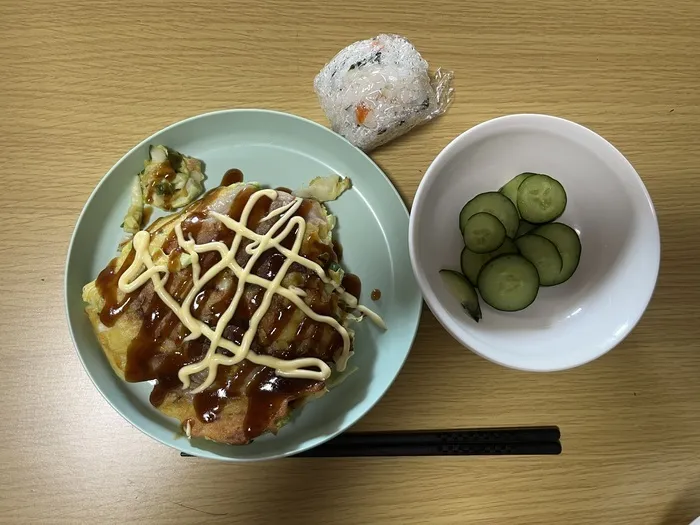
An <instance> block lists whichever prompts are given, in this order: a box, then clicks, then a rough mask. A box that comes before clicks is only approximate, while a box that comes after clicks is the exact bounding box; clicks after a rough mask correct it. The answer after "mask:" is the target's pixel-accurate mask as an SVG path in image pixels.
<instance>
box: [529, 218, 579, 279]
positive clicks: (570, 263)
mask: <svg viewBox="0 0 700 525" xmlns="http://www.w3.org/2000/svg"><path fill="white" fill-rule="evenodd" d="M534 233H535V234H536V235H539V236H540V237H544V238H545V239H549V240H550V241H551V242H552V243H553V244H554V246H556V247H557V250H558V251H559V254H560V255H561V261H562V265H561V272H560V273H559V277H558V278H557V280H556V282H554V283H553V284H561V283H563V282H564V281H567V280H568V279H569V278H570V277H571V276H572V275H573V274H574V272H575V271H576V268H578V263H579V261H580V260H581V239H579V237H578V234H577V233H576V230H574V229H573V228H570V227H569V226H567V225H566V224H562V223H560V222H553V223H551V224H545V225H543V226H540V227H539V228H537V229H536V230H535V231H534Z"/></svg>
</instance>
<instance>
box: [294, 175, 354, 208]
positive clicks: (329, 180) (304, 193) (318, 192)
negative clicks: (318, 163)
mask: <svg viewBox="0 0 700 525" xmlns="http://www.w3.org/2000/svg"><path fill="white" fill-rule="evenodd" d="M350 183H351V181H350V179H349V178H347V177H345V178H341V177H340V176H339V175H328V176H327V177H316V178H315V179H311V180H310V181H309V186H308V187H306V188H299V189H298V190H296V191H295V192H294V195H296V196H297V197H302V198H304V199H315V200H317V201H318V202H328V201H334V200H336V199H337V198H338V197H340V196H341V195H342V194H343V192H345V190H347V189H349V188H350Z"/></svg>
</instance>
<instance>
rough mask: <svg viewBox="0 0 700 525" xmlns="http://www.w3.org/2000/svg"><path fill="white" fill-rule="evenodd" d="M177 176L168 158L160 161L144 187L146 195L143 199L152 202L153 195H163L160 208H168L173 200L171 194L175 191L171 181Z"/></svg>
mask: <svg viewBox="0 0 700 525" xmlns="http://www.w3.org/2000/svg"><path fill="white" fill-rule="evenodd" d="M175 177H177V171H176V170H175V168H174V167H173V166H172V164H171V163H170V159H166V160H165V161H163V162H161V163H160V165H159V166H158V171H156V172H155V173H154V174H153V175H152V177H151V179H150V181H149V183H148V186H147V187H146V195H145V198H144V200H145V201H146V203H148V204H153V196H154V195H156V194H157V195H161V196H162V197H163V204H162V206H161V208H163V209H165V210H169V209H171V208H170V205H171V203H172V200H173V194H174V193H175V188H174V186H173V181H174V180H175Z"/></svg>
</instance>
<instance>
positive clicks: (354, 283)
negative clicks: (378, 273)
mask: <svg viewBox="0 0 700 525" xmlns="http://www.w3.org/2000/svg"><path fill="white" fill-rule="evenodd" d="M343 288H345V291H346V292H348V293H349V294H350V295H354V296H355V297H358V298H359V297H360V293H361V292H362V282H361V281H360V278H359V277H358V276H357V275H355V274H354V273H346V274H345V277H343Z"/></svg>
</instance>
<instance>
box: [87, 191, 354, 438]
mask: <svg viewBox="0 0 700 525" xmlns="http://www.w3.org/2000/svg"><path fill="white" fill-rule="evenodd" d="M214 191H216V190H214ZM255 191H256V189H255V188H253V187H246V188H244V189H242V190H241V191H239V192H238V194H237V195H236V197H235V198H234V199H233V202H232V203H231V205H230V207H229V210H228V212H227V214H228V215H229V216H230V217H231V218H233V219H235V220H240V218H241V214H242V212H243V209H244V207H245V205H246V203H247V202H248V200H249V199H250V197H251V195H252V194H253V193H254V192H255ZM212 193H213V192H210V194H208V195H205V196H204V197H203V198H202V200H201V201H198V203H197V205H196V206H193V207H192V208H191V209H190V210H188V215H187V217H186V219H184V220H183V221H182V223H181V225H182V231H183V235H184V237H185V238H186V239H187V238H189V237H191V238H192V239H194V240H195V242H196V243H197V244H205V243H208V242H213V241H220V242H223V243H225V244H226V245H228V246H230V245H231V243H232V241H233V238H234V232H233V231H231V230H229V229H228V228H226V227H225V226H224V225H223V224H221V223H220V222H218V221H213V220H211V219H207V214H206V211H205V210H206V209H207V206H208V204H209V202H210V201H208V199H214V198H216V195H215V194H214V195H212ZM271 205H272V200H271V199H269V198H267V197H264V198H260V200H259V201H258V202H257V203H256V205H255V207H254V208H253V210H252V211H251V214H250V216H249V221H248V227H249V228H250V229H252V230H255V229H256V227H258V225H259V223H260V222H261V220H262V219H263V218H264V217H265V216H266V215H267V214H268V213H269V211H270V207H271ZM312 206H313V203H312V202H311V201H308V200H305V201H304V202H303V203H302V205H301V206H300V207H299V209H298V210H297V213H296V215H298V216H301V217H303V218H305V219H306V218H307V216H308V214H309V212H310V211H311V209H312ZM205 219H206V220H205ZM295 238H296V231H292V232H291V233H290V235H289V236H288V237H286V238H285V239H284V240H283V241H282V243H281V244H282V245H283V246H284V247H286V248H288V249H289V248H291V247H292V245H293V244H294V240H295ZM315 240H316V239H312V238H308V237H307V238H305V239H304V247H305V249H304V251H303V252H302V255H303V256H305V257H306V258H308V259H311V260H314V261H316V262H318V263H319V264H321V265H322V266H324V267H325V266H327V264H328V263H329V262H337V260H338V257H337V254H336V253H335V251H334V250H333V249H332V247H329V246H327V245H324V244H322V243H321V242H320V241H319V242H314V241H315ZM249 242H250V241H247V240H243V241H242V242H241V245H240V247H239V250H238V253H237V256H236V259H237V261H238V263H239V264H245V262H246V261H247V259H248V257H249V256H248V255H247V254H246V253H245V250H244V248H245V246H246V245H247V244H248V243H249ZM162 249H163V252H164V253H165V254H166V255H167V256H168V267H169V269H170V270H171V272H172V273H171V274H170V276H169V278H168V281H167V283H166V290H167V291H168V293H170V294H171V295H172V296H173V298H174V299H175V300H176V301H178V303H181V302H182V301H183V299H184V298H185V297H186V296H187V294H188V293H189V291H190V289H191V287H192V267H191V266H187V267H185V268H181V267H180V255H181V254H182V250H181V249H180V248H179V246H178V242H177V237H176V235H175V232H174V231H172V232H171V233H170V234H169V237H168V238H167V239H166V240H165V242H164V243H163V248H162ZM133 258H134V251H133V250H132V251H131V252H130V253H129V255H128V257H127V259H126V260H125V262H124V263H123V264H122V265H121V267H120V268H119V270H116V268H115V266H116V259H115V260H113V261H112V262H111V263H110V264H109V265H108V267H107V268H106V269H105V270H103V271H102V272H101V273H100V275H99V276H98V278H97V282H96V285H97V287H98V289H99V290H100V292H101V293H102V296H103V297H104V298H105V305H104V307H103V309H102V311H101V312H100V320H101V321H102V322H103V324H105V325H107V326H112V325H114V323H115V322H116V320H117V319H118V318H119V316H121V315H123V314H124V313H125V312H126V311H130V312H132V313H133V314H136V315H138V316H139V317H140V318H142V320H143V322H142V324H141V327H140V330H139V333H138V335H137V336H136V337H135V338H134V339H133V341H132V342H131V344H130V346H129V348H128V352H127V360H126V367H125V378H126V380H127V381H133V382H137V381H147V380H155V386H154V389H153V392H152V393H151V397H150V401H151V403H152V404H153V405H154V406H156V407H158V406H160V405H161V404H162V403H163V402H164V401H165V399H166V398H167V397H168V396H169V395H176V396H181V395H186V396H187V395H191V394H188V393H187V392H186V391H183V389H182V383H181V382H180V380H179V378H178V372H179V370H180V369H181V368H182V367H183V366H186V365H188V364H192V363H196V362H199V361H201V359H202V358H203V357H204V356H205V354H206V352H207V350H208V349H209V340H208V339H207V338H205V337H203V336H202V337H200V338H198V339H197V340H195V341H188V342H184V338H185V337H186V336H187V335H188V332H187V330H186V329H185V327H184V326H183V325H182V323H181V322H180V321H179V319H178V318H177V316H176V315H175V313H174V312H173V311H172V310H170V308H168V306H167V305H165V304H164V303H163V301H162V300H161V299H160V297H159V296H158V295H157V294H155V293H154V290H153V285H152V283H150V282H149V283H147V284H146V285H144V286H143V287H141V288H139V289H138V290H136V291H134V292H132V293H131V294H127V295H126V296H124V297H123V298H122V300H121V301H118V300H117V297H118V294H117V291H118V281H119V277H120V276H121V274H122V273H123V272H124V271H126V269H127V268H128V267H129V266H130V264H131V262H132V261H133ZM219 260H220V255H219V254H218V253H217V252H206V253H203V254H201V256H200V265H201V275H204V273H206V271H207V270H208V269H209V268H211V267H212V266H213V265H215V264H216V263H217V262H218V261H219ZM284 261H285V257H284V256H283V255H282V254H281V253H279V251H277V250H276V249H274V248H272V249H269V250H267V251H265V252H264V253H263V254H262V255H261V256H260V258H259V259H258V261H257V262H256V264H255V265H254V266H253V272H252V273H254V274H256V275H258V276H259V277H262V278H264V279H268V280H272V279H274V277H275V276H276V275H277V273H278V272H279V271H280V269H281V266H282V264H283V263H284ZM295 272H296V273H298V274H300V276H301V277H300V278H301V279H302V281H303V289H304V290H305V291H307V296H306V297H305V298H304V301H305V302H306V304H307V305H309V307H310V308H311V309H312V310H313V311H314V312H317V313H319V314H323V315H330V314H332V312H333V311H334V310H335V309H336V307H337V302H338V295H337V294H329V293H327V292H326V291H325V290H324V285H323V282H322V281H321V280H320V279H319V278H318V276H317V275H315V274H312V273H311V272H309V271H308V270H307V269H305V268H304V267H302V266H301V265H298V264H293V265H292V267H291V268H290V271H289V273H288V275H289V274H292V273H295ZM236 285H237V279H236V277H235V275H234V274H233V272H232V271H231V270H230V269H226V270H224V271H222V272H220V273H219V274H218V275H217V276H215V277H214V278H213V279H212V280H211V281H209V283H207V285H205V286H204V287H203V288H202V290H201V291H200V292H199V293H198V294H197V296H196V297H195V299H194V301H193V304H192V306H191V312H192V314H193V316H194V317H195V318H197V319H199V320H200V321H202V322H205V323H207V324H208V325H209V326H211V327H212V328H214V327H215V326H216V323H217V321H218V320H219V318H220V317H221V316H222V314H223V313H224V311H225V310H226V309H227V308H228V306H229V305H230V304H231V301H232V299H233V296H234V294H235V289H236ZM343 285H344V286H346V287H347V288H346V289H347V291H348V292H350V293H352V294H353V295H355V296H357V295H359V290H360V280H359V278H358V277H357V276H354V275H352V274H347V275H346V276H345V279H344V282H343ZM264 292H265V290H264V289H263V288H261V287H259V286H255V285H251V284H247V285H246V288H245V293H244V295H243V297H242V298H241V301H240V302H239V304H238V307H237V308H236V311H235V312H234V315H233V317H232V318H231V320H230V321H229V323H228V325H227V327H226V328H225V330H224V337H226V338H227V339H228V340H230V341H233V342H234V343H236V344H240V343H241V342H242V339H243V335H244V334H245V332H246V330H247V329H248V327H249V322H250V319H251V317H252V316H253V314H254V313H255V311H256V310H257V308H258V307H259V306H260V304H261V303H262V300H263V295H264ZM295 314H296V315H295ZM294 318H296V319H297V321H295V322H298V319H299V314H298V309H297V308H296V307H295V306H293V305H292V304H291V303H290V302H289V301H287V300H286V299H284V298H282V297H280V296H276V300H275V301H273V303H272V306H271V307H270V309H269V311H268V312H267V313H266V315H265V316H264V317H263V322H262V323H261V325H260V327H259V329H258V335H257V336H256V338H255V340H254V342H253V345H252V347H251V349H252V350H254V351H255V352H258V353H267V354H274V355H276V356H278V357H296V356H298V353H299V352H301V353H302V354H303V355H304V356H320V358H322V359H324V360H327V361H330V360H332V357H333V355H334V353H335V352H336V351H337V350H339V349H341V348H342V346H343V341H342V337H341V336H340V334H339V333H338V332H337V331H335V330H333V329H332V328H330V327H328V326H327V325H325V324H324V323H320V322H315V321H313V320H312V319H309V318H307V317H305V316H303V317H302V319H301V322H299V324H298V326H296V331H293V332H292V333H291V337H290V336H289V333H288V335H287V336H286V337H285V339H284V341H285V342H286V348H280V347H279V344H281V343H280V339H279V338H280V336H281V335H282V334H283V333H285V328H286V327H287V326H288V325H289V323H290V322H291V321H292V319H294ZM268 345H274V350H272V349H270V348H268ZM218 351H219V352H222V353H225V354H227V355H230V353H229V352H228V351H226V350H224V349H222V348H219V350H218ZM321 386H322V385H321V382H318V381H315V380H310V379H299V378H282V377H280V376H277V375H276V374H275V370H274V369H272V368H269V367H262V366H259V365H255V364H253V363H251V362H250V361H248V360H243V361H242V362H241V363H239V364H237V365H232V366H219V368H218V371H217V376H216V380H215V382H214V384H212V385H211V386H210V387H209V388H207V389H206V390H204V391H203V392H200V393H198V394H195V395H193V396H192V402H193V405H194V408H195V413H196V416H197V418H198V419H199V420H200V421H202V422H204V423H210V422H212V421H215V420H216V419H217V418H218V417H219V416H220V414H221V412H222V411H223V409H224V407H225V406H226V404H227V403H228V402H229V400H231V399H234V398H240V397H243V396H245V398H246V399H247V403H248V410H247V411H246V419H245V422H244V430H245V433H246V436H247V437H248V438H249V439H253V438H255V437H257V436H258V435H260V434H261V433H263V432H264V431H265V430H267V429H268V428H270V427H271V426H274V425H273V423H274V419H276V418H277V417H279V415H280V414H281V413H282V412H283V408H284V407H285V406H286V404H288V403H291V404H292V405H293V404H294V401H295V400H298V399H299V398H300V397H302V396H303V395H304V394H305V393H307V392H313V391H316V390H319V389H320V388H321Z"/></svg>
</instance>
